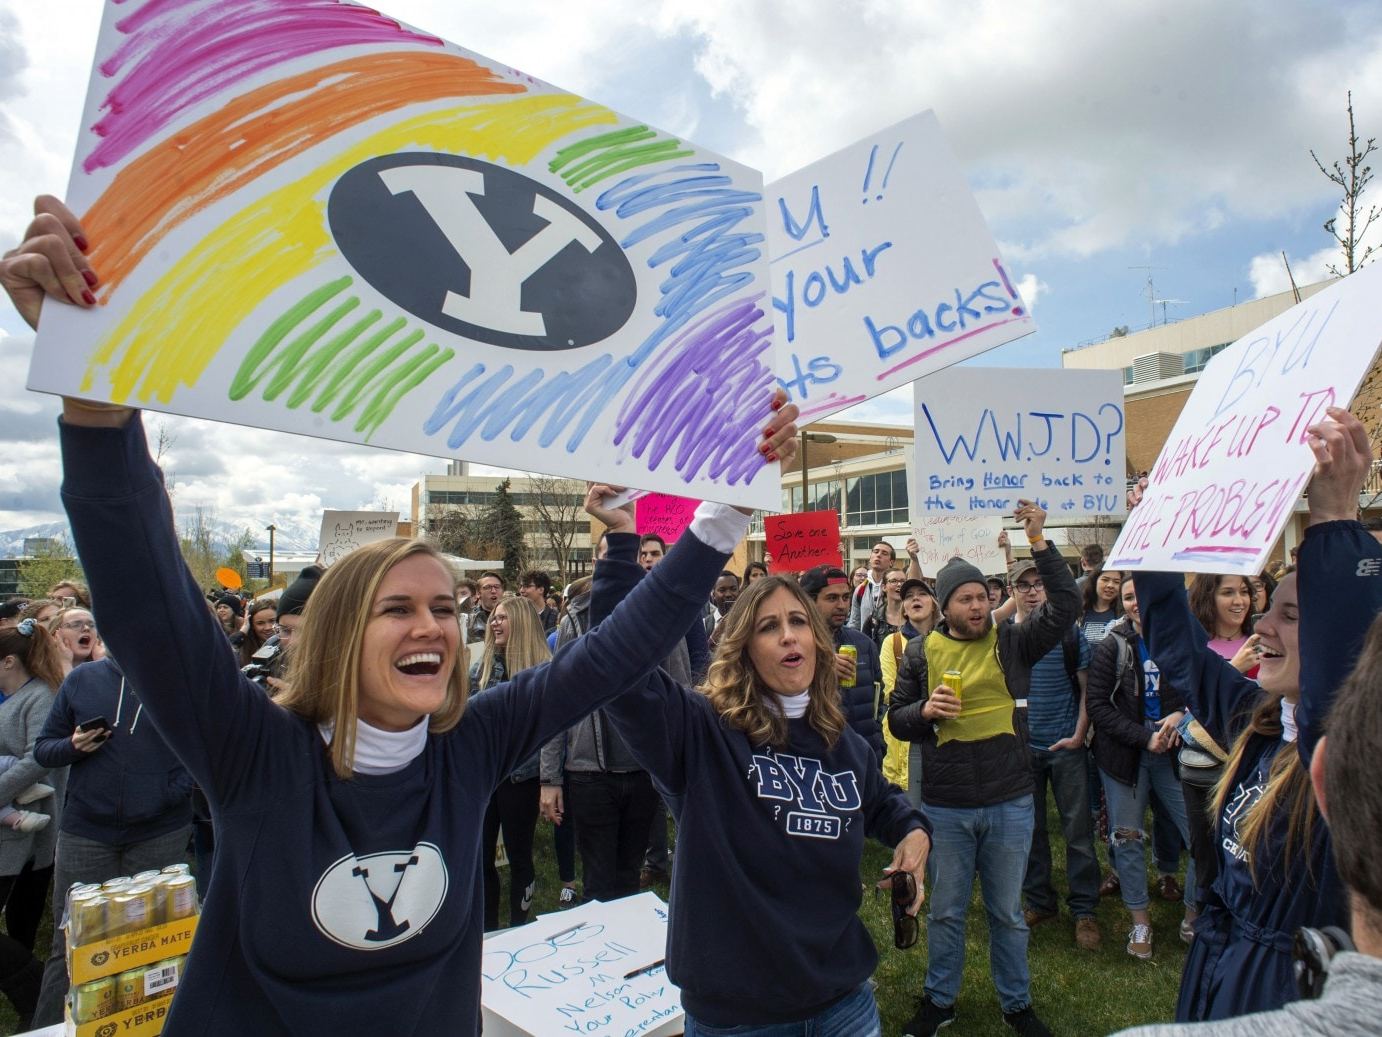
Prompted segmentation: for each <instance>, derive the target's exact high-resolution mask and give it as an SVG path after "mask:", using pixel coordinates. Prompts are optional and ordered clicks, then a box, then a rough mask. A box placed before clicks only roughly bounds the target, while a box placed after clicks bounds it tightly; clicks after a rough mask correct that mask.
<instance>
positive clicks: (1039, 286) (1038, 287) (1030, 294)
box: [1017, 274, 1051, 313]
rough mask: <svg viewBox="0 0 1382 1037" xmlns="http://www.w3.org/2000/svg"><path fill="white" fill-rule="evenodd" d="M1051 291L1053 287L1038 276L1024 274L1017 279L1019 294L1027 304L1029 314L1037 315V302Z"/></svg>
mask: <svg viewBox="0 0 1382 1037" xmlns="http://www.w3.org/2000/svg"><path fill="white" fill-rule="evenodd" d="M1050 290H1051V286H1050V285H1048V284H1047V283H1046V282H1045V281H1043V280H1041V278H1039V277H1037V275H1036V274H1023V275H1022V276H1021V277H1019V278H1018V279H1017V294H1018V295H1020V296H1022V301H1023V302H1025V303H1026V304H1027V310H1028V312H1031V313H1035V312H1036V308H1037V300H1038V299H1040V298H1041V297H1042V296H1043V295H1045V294H1046V293H1047V292H1049V291H1050Z"/></svg>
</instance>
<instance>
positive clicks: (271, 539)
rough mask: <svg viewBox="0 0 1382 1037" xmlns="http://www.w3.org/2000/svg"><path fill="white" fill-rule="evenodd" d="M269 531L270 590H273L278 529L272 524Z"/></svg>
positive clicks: (267, 527) (268, 528)
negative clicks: (275, 544) (275, 542)
mask: <svg viewBox="0 0 1382 1037" xmlns="http://www.w3.org/2000/svg"><path fill="white" fill-rule="evenodd" d="M265 528H266V529H267V530H268V531H269V588H270V589H271V590H272V589H273V585H274V533H276V532H277V531H278V527H277V526H275V525H274V524H273V523H272V522H270V523H269V524H268V525H267V526H266V527H265Z"/></svg>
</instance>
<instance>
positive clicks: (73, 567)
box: [18, 535, 86, 598]
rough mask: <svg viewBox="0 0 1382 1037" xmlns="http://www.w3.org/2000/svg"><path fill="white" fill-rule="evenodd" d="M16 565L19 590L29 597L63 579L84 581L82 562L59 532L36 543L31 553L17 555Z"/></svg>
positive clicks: (38, 593)
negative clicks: (39, 544) (35, 547)
mask: <svg viewBox="0 0 1382 1037" xmlns="http://www.w3.org/2000/svg"><path fill="white" fill-rule="evenodd" d="M18 568H19V593H20V594H23V595H26V596H28V597H31V598H38V597H42V596H43V595H44V594H47V593H48V588H49V587H51V586H53V584H55V583H61V582H62V581H63V580H76V581H77V582H78V583H85V582H86V575H85V574H84V573H83V572H82V563H81V562H79V561H77V557H76V553H75V552H74V551H73V550H72V545H71V544H69V543H68V542H67V538H66V537H65V536H61V535H59V536H57V537H54V538H53V539H52V540H51V541H50V542H49V543H46V544H43V545H42V546H41V547H39V549H38V551H37V552H36V553H35V554H34V555H33V556H32V557H30V558H24V559H21V560H20V562H19V567H18Z"/></svg>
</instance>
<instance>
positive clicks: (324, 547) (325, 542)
mask: <svg viewBox="0 0 1382 1037" xmlns="http://www.w3.org/2000/svg"><path fill="white" fill-rule="evenodd" d="M397 535H398V512H396V511H324V512H322V531H321V539H320V542H319V544H318V547H317V551H318V554H319V555H320V557H321V562H322V565H333V564H335V563H336V562H339V561H340V560H341V559H342V558H344V557H345V556H346V555H348V554H350V552H352V551H354V550H357V549H358V548H361V547H364V546H365V545H366V544H372V543H374V542H375V541H376V540H387V539H388V538H389V537H392V536H397Z"/></svg>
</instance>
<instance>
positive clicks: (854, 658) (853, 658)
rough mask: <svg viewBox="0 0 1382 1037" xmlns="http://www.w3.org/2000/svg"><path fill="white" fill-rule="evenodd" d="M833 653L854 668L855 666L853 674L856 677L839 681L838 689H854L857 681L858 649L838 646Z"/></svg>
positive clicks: (849, 646) (851, 646) (850, 646)
mask: <svg viewBox="0 0 1382 1037" xmlns="http://www.w3.org/2000/svg"><path fill="white" fill-rule="evenodd" d="M835 652H836V654H838V655H843V656H844V657H845V658H846V659H848V660H849V661H850V662H852V663H853V664H854V666H855V673H856V676H855V677H850V678H849V680H844V679H843V678H841V680H840V687H842V688H852V687H854V685H855V682H856V680H857V673H858V667H859V649H857V648H855V647H854V646H853V645H840V647H839V648H837V649H835Z"/></svg>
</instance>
